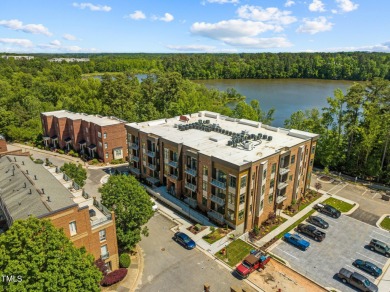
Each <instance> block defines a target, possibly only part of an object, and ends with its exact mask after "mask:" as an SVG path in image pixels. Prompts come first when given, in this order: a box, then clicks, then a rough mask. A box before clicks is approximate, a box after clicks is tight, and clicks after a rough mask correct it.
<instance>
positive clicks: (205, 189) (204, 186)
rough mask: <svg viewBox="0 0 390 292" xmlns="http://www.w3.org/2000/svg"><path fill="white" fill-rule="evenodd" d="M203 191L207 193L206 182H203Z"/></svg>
mask: <svg viewBox="0 0 390 292" xmlns="http://www.w3.org/2000/svg"><path fill="white" fill-rule="evenodd" d="M202 189H203V190H204V191H207V181H204V182H203V188H202Z"/></svg>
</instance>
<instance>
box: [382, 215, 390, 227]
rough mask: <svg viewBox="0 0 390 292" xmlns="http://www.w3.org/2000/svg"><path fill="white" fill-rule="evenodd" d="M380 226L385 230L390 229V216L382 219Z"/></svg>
mask: <svg viewBox="0 0 390 292" xmlns="http://www.w3.org/2000/svg"><path fill="white" fill-rule="evenodd" d="M381 227H383V228H385V229H387V230H390V217H389V216H388V217H386V218H385V219H383V220H382V222H381Z"/></svg>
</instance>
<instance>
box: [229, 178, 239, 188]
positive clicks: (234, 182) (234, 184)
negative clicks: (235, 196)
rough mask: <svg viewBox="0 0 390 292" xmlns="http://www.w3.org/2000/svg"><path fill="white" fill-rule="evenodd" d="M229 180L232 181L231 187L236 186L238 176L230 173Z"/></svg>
mask: <svg viewBox="0 0 390 292" xmlns="http://www.w3.org/2000/svg"><path fill="white" fill-rule="evenodd" d="M229 181H230V182H229V186H230V187H231V188H236V186H237V178H236V177H235V176H233V175H230V179H229Z"/></svg>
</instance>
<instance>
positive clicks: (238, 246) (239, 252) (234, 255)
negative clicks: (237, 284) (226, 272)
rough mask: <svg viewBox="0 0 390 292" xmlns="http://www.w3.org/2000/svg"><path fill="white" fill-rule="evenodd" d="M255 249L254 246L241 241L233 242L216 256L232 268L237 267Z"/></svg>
mask: <svg viewBox="0 0 390 292" xmlns="http://www.w3.org/2000/svg"><path fill="white" fill-rule="evenodd" d="M253 249H255V248H254V247H253V246H252V245H250V244H248V243H246V242H245V241H243V240H241V239H237V240H235V241H233V242H231V243H230V244H229V245H227V246H226V248H223V249H222V250H220V251H219V252H217V253H216V254H215V256H216V257H217V258H219V259H220V260H222V261H224V262H225V263H227V264H228V265H229V266H231V267H235V266H236V265H237V264H238V263H239V262H240V261H241V260H242V259H243V258H245V257H246V256H247V255H248V254H249V253H250V251H251V250H253Z"/></svg>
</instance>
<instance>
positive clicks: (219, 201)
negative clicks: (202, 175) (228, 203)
mask: <svg viewBox="0 0 390 292" xmlns="http://www.w3.org/2000/svg"><path fill="white" fill-rule="evenodd" d="M210 200H211V201H213V202H214V203H217V204H218V205H220V206H224V205H225V200H224V199H222V198H220V197H218V196H215V195H212V196H211V198H210Z"/></svg>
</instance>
